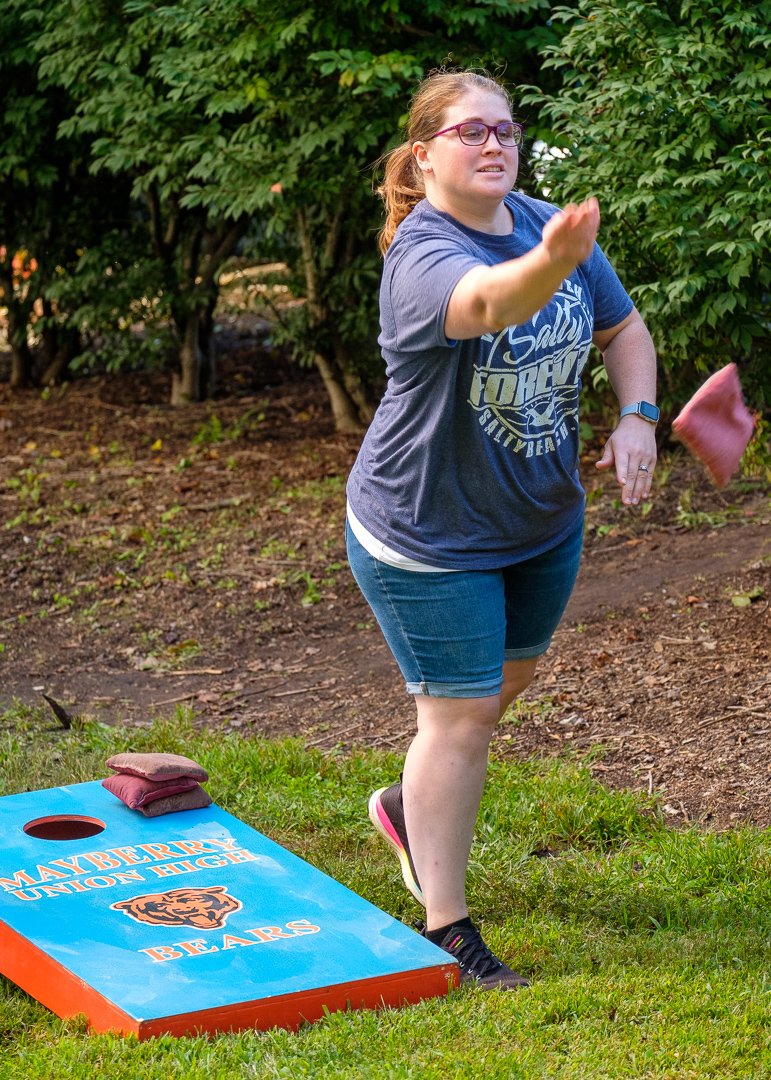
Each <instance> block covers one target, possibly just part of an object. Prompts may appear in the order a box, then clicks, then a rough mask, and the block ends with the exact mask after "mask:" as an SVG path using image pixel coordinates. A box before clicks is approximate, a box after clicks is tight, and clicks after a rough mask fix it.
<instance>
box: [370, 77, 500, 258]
mask: <svg viewBox="0 0 771 1080" xmlns="http://www.w3.org/2000/svg"><path fill="white" fill-rule="evenodd" d="M469 90H486V91H488V92H490V93H494V94H498V95H499V96H500V97H502V98H503V99H504V101H505V102H506V104H507V105H508V107H509V108H511V98H510V96H509V93H508V91H507V90H506V88H505V87H504V86H502V85H501V83H499V82H496V80H495V79H493V78H492V77H491V76H489V75H487V74H486V73H480V72H476V71H444V70H440V71H437V72H432V73H431V74H430V75H428V76H427V78H425V79H424V80H423V82H422V83H421V84H420V86H419V87H418V89H417V91H416V92H415V95H414V97H413V99H412V105H411V107H410V114H409V118H408V121H407V138H406V140H405V141H404V142H403V143H401V144H400V145H399V146H397V147H395V148H394V149H393V150H390V151H389V152H388V153H387V154H385V155H384V157H383V158H381V160H380V163H381V164H382V163H384V164H385V172H384V175H383V182H382V183H381V184H380V186H379V187H378V188H377V193H378V195H379V196H380V197H381V199H382V200H383V203H384V204H385V210H386V220H385V224H384V225H383V228H382V229H381V230H380V234H379V236H378V244H379V246H380V251H381V253H382V254H383V255H385V253H386V251H387V250H388V248H389V247H390V245H391V241H392V240H393V238H394V233H395V232H396V230H397V228H398V226H399V225H400V224H401V222H402V221H404V219H405V218H406V217H407V215H408V214H409V213H410V211H411V210H412V209H413V207H414V206H416V205H417V203H419V202H420V200H421V199H423V198H424V197H425V194H426V189H425V185H424V183H423V173H422V172H421V171H420V169H419V168H418V165H417V162H416V161H415V156H414V155H413V153H412V146H413V143H415V142H418V141H420V140H422V139H430V138H431V136H432V135H433V134H434V133H435V132H436V131H439V129H440V128H441V127H442V119H443V116H444V112H445V110H446V109H448V108H450V106H452V105H454V104H455V102H456V101H457V100H458V99H459V98H461V97H462V96H463V95H464V94H466V93H468V91H469Z"/></svg>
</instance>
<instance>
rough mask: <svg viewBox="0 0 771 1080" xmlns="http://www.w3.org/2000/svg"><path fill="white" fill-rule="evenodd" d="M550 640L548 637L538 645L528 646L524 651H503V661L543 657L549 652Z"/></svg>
mask: <svg viewBox="0 0 771 1080" xmlns="http://www.w3.org/2000/svg"><path fill="white" fill-rule="evenodd" d="M551 642H552V639H551V638H550V637H548V638H547V639H546V641H543V642H541V644H540V645H529V646H527V648H524V649H504V650H503V659H504V662H505V661H506V660H534V659H535V657H536V656H543V654H544V653H545V652H548V651H549V647H550V646H551Z"/></svg>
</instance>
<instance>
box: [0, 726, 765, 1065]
mask: <svg viewBox="0 0 771 1080" xmlns="http://www.w3.org/2000/svg"><path fill="white" fill-rule="evenodd" d="M127 749H133V750H149V749H153V750H168V751H173V752H178V753H186V754H188V755H190V756H192V757H194V758H195V759H196V760H198V761H200V762H201V763H202V764H204V765H205V766H206V767H207V769H208V770H209V772H210V775H211V780H210V783H209V785H208V787H209V790H210V792H211V794H212V795H213V796H214V798H215V800H216V802H217V803H218V804H219V805H220V806H222V807H223V808H224V809H226V810H228V811H230V812H231V813H233V814H235V815H237V816H238V817H239V818H241V819H242V820H244V821H246V822H247V823H248V824H250V825H252V826H254V827H255V828H257V829H258V830H260V831H261V832H264V833H265V834H266V835H268V836H270V837H272V838H273V839H274V840H277V841H278V842H279V843H282V844H284V845H285V846H287V847H288V848H290V849H291V850H292V851H294V852H296V853H297V854H299V855H301V856H302V857H303V858H305V859H307V860H308V861H309V862H311V863H312V864H313V865H315V866H317V867H319V868H320V869H321V870H323V871H325V872H326V873H329V874H332V875H333V876H335V877H336V878H338V879H339V880H340V881H342V882H343V883H344V884H345V885H347V886H348V887H349V888H351V889H353V890H354V891H356V892H358V893H360V894H361V895H363V896H364V897H366V898H367V899H368V900H370V901H371V902H372V903H374V904H376V905H378V906H379V907H381V908H383V909H384V910H386V911H389V912H390V913H392V914H393V915H395V916H396V917H397V918H402V919H403V920H404V921H405V922H407V923H410V922H412V920H413V919H415V918H416V917H418V916H419V914H420V911H419V909H418V908H417V906H416V905H415V903H414V901H413V900H412V898H411V897H410V896H409V894H408V893H407V892H406V890H405V889H404V888H403V887H402V885H401V881H400V878H399V877H398V872H397V871H396V863H395V860H393V859H392V858H391V857H390V855H389V853H388V851H387V850H386V847H385V845H384V844H383V843H382V841H381V840H380V839H379V838H378V837H377V836H376V835H375V834H374V833H373V830H372V829H371V828H370V826H369V822H368V819H367V816H366V811H365V805H366V798H367V796H368V794H369V792H370V791H371V790H372V788H373V786H374V785H376V784H380V783H382V782H383V781H384V780H388V779H390V778H391V777H393V776H394V775H395V774H396V772H397V770H398V768H399V761H398V759H397V758H395V757H393V756H390V755H386V754H382V753H375V752H367V753H361V754H352V755H349V756H324V755H323V754H321V753H317V752H309V751H307V750H305V749H304V748H303V747H302V745H301V744H300V743H299V742H296V741H287V742H281V743H278V742H267V741H257V740H248V739H244V738H243V737H241V736H232V735H220V734H213V733H207V732H199V731H197V730H196V729H195V728H194V726H193V725H192V723H191V722H190V720H189V718H186V717H185V716H184V715H183V714H182V713H180V715H179V716H178V717H177V719H176V720H174V721H173V722H164V723H156V724H154V725H153V726H152V727H150V728H148V729H142V730H137V729H121V728H108V727H105V726H102V725H99V724H96V723H87V724H85V725H83V726H81V727H78V728H74V729H72V730H70V731H63V730H62V731H56V730H53V729H52V727H51V719H50V714H43V713H39V712H36V711H34V710H32V711H30V710H28V709H24V708H22V707H18V708H16V709H12V710H10V711H8V712H7V713H5V714H4V715H0V795H7V794H11V793H13V792H15V791H20V790H25V789H36V788H42V787H50V786H56V785H59V784H70V783H77V782H80V781H83V780H93V779H99V778H101V777H103V776H104V775H106V772H107V770H106V768H105V766H104V761H105V759H106V758H107V757H108V756H109V755H110V754H111V753H114V752H116V751H118V750H127ZM535 852H537V853H538V854H534V853H535ZM770 870H771V838H770V837H769V834H768V833H767V832H765V831H760V830H754V829H749V828H742V829H737V830H735V831H731V832H725V833H714V834H710V833H704V832H700V831H698V830H697V829H690V830H687V831H673V830H671V829H669V828H667V827H666V825H665V823H664V821H663V818H662V816H661V815H660V814H659V812H658V808H657V806H656V803H655V800H653V799H649V798H646V797H638V796H633V795H631V794H629V793H623V792H610V791H608V790H606V789H605V788H603V787H602V786H601V785H599V784H597V783H595V782H594V780H593V779H592V778H591V776H590V775H589V773H588V771H587V770H586V769H585V768H583V767H580V766H579V765H577V764H575V763H574V762H571V761H570V760H568V759H563V760H560V761H557V762H552V761H549V762H548V763H546V762H538V761H530V762H524V763H512V762H510V761H506V762H502V761H493V763H492V765H491V769H490V780H489V783H488V787H487V792H486V795H485V800H484V803H483V807H482V812H481V815H480V822H479V829H478V841H477V844H476V846H475V848H474V852H473V857H472V865H471V872H470V882H469V885H470V901H471V908H472V913H473V914H474V915H475V916H476V917H477V918H478V919H479V920H480V921H481V922H482V924H483V926H484V932H485V936H486V937H487V939H488V940H489V942H490V944H491V945H492V946H493V948H495V949H496V950H497V951H499V952H500V953H502V954H503V955H504V956H505V957H506V958H508V959H510V960H511V961H512V962H513V963H514V964H515V966H516V967H517V968H518V969H519V970H520V971H522V972H523V973H526V974H528V975H529V976H530V977H531V978H532V981H533V985H532V987H531V989H529V990H527V991H522V992H519V993H515V994H504V993H488V994H482V993H475V992H473V991H468V990H462V991H456V992H453V993H452V994H451V995H450V997H449V998H448V999H444V1000H433V1001H426V1002H422V1003H421V1004H419V1005H416V1006H412V1007H410V1008H405V1009H399V1010H389V1011H385V1012H355V1013H337V1014H334V1015H331V1016H329V1017H327V1018H326V1019H324V1020H322V1021H320V1022H318V1023H316V1024H314V1025H311V1026H308V1027H305V1028H303V1029H302V1030H300V1031H299V1032H296V1033H291V1032H285V1031H272V1032H246V1033H241V1034H239V1035H223V1036H218V1037H216V1038H210V1039H205V1038H182V1039H171V1038H159V1039H155V1040H150V1041H148V1042H145V1043H139V1042H137V1041H136V1040H134V1039H125V1038H118V1037H114V1036H107V1035H89V1034H88V1032H87V1030H86V1027H85V1025H84V1023H83V1022H82V1021H81V1020H79V1019H74V1020H67V1021H62V1020H59V1019H57V1018H56V1017H55V1016H53V1015H52V1014H51V1013H49V1012H48V1011H47V1010H46V1009H44V1008H43V1007H42V1006H41V1005H39V1004H38V1003H37V1002H35V1001H34V1000H32V999H31V998H29V997H28V996H27V995H26V994H24V993H23V992H22V991H21V990H19V989H18V988H17V987H15V986H14V985H13V984H12V983H10V982H9V981H8V980H5V979H0V1080H6V1078H8V1080H11V1078H13V1080H18V1078H25V1080H26V1078H30V1080H32V1078H34V1080H43V1078H48V1077H51V1078H57V1080H58V1078H61V1077H88V1078H91V1077H94V1076H109V1077H110V1078H111V1080H124V1078H126V1080H129V1078H131V1080H134V1078H138V1077H150V1078H155V1077H157V1078H159V1080H160V1078H163V1080H172V1078H176V1077H180V1078H181V1077H184V1078H186V1080H189V1078H191V1077H195V1078H196V1080H197V1078H199V1077H205V1078H207V1080H209V1078H211V1080H220V1078H222V1080H226V1078H227V1080H234V1078H241V1077H259V1078H262V1077H287V1078H289V1077H291V1078H294V1077H306V1076H308V1077H310V1076H313V1077H351V1078H353V1077H362V1078H369V1077H373V1078H374V1077H377V1078H380V1077H419V1078H421V1080H423V1078H437V1080H439V1078H442V1080H444V1078H445V1077H449V1076H452V1077H501V1078H519V1077H522V1078H528V1080H529V1078H540V1077H549V1078H555V1080H599V1078H603V1080H605V1078H615V1077H630V1078H635V1080H642V1078H646V1077H661V1078H671V1080H690V1078H697V1080H701V1078H706V1077H714V1078H720V1080H728V1078H733V1077H736V1078H742V1080H745V1078H761V1077H771V955H770V954H771V874H769V871H770Z"/></svg>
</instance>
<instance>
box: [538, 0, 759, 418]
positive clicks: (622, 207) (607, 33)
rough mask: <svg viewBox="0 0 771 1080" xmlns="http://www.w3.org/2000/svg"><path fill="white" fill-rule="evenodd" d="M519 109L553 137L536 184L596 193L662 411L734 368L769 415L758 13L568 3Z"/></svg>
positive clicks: (706, 2)
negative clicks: (644, 331) (652, 356)
mask: <svg viewBox="0 0 771 1080" xmlns="http://www.w3.org/2000/svg"><path fill="white" fill-rule="evenodd" d="M555 18H557V19H559V20H561V21H562V22H563V23H564V24H565V25H566V26H567V33H565V35H564V36H563V37H561V38H560V40H559V42H558V43H557V44H555V45H552V46H550V47H549V48H547V49H546V56H547V59H546V61H545V65H544V66H545V67H546V68H549V69H551V70H552V71H555V72H556V73H557V75H558V76H559V78H560V80H561V85H560V87H559V89H557V90H556V91H554V92H552V93H550V94H549V93H544V92H543V91H540V90H534V89H533V88H531V90H530V93H529V95H528V100H529V102H530V103H531V104H534V105H537V106H539V107H540V110H541V112H542V114H543V115H544V116H545V117H547V118H549V119H550V120H551V122H552V125H553V129H554V131H553V134H554V135H555V137H554V138H553V139H552V145H553V146H554V145H555V144H556V146H558V147H559V148H561V150H562V154H559V153H557V154H555V153H553V152H550V153H549V154H548V155H546V156H545V157H544V160H543V161H542V162H541V165H542V170H541V182H542V184H543V185H544V189H545V190H548V191H549V192H550V194H551V196H552V197H553V198H554V199H555V201H557V202H560V203H564V202H565V201H568V200H570V199H581V198H584V197H585V196H587V195H589V194H597V195H598V197H599V199H600V202H601V207H602V210H603V215H604V220H603V226H602V242H603V245H604V246H605V247H606V249H607V250H608V252H609V254H610V255H611V257H612V259H613V261H614V263H615V265H616V267H617V268H618V269H619V272H620V274H621V276H622V278H623V280H624V281H625V283H626V284H627V285H628V286H631V292H632V295H633V296H634V298H635V300H636V303H637V305H638V307H639V308H640V310H641V313H642V315H643V317H644V318H645V320H646V322H647V323H648V325H649V326H650V328H651V330H652V332H653V335H654V338H655V340H656V344H657V347H658V350H659V355H660V360H661V367H662V374H663V381H664V400H665V403H666V402H667V400H668V402H669V403H670V404H674V403H675V402H677V401H681V402H682V400H683V399H684V397H687V396H688V394H689V392H690V391H691V390H692V389H693V387H694V386H695V384H696V383H697V382H698V381H700V380H701V379H702V378H703V375H704V373H705V372H707V371H714V370H716V369H717V368H718V367H720V366H722V365H723V364H724V363H726V362H728V361H730V360H735V361H737V362H738V363H739V365H740V367H741V369H742V378H743V382H744V385H745V391H746V392H747V394H748V395H749V396H750V397H751V399H752V400H753V401H755V402H756V403H757V404H758V405H760V404H762V403H763V402H764V401H765V402H768V401H769V400H771V385H770V384H769V363H768V359H769V344H770V339H771V320H770V316H771V312H770V311H769V285H770V284H771V260H770V259H769V254H770V251H769V249H770V247H771V217H769V204H770V202H771V110H769V84H770V83H771V74H770V72H769V67H768V50H769V45H770V44H771V3H769V0H760V2H754V3H753V2H749V3H748V2H747V0H724V2H723V3H721V4H720V5H716V4H714V3H713V2H712V0H674V2H672V3H670V4H666V5H662V4H660V3H658V0H591V2H590V0H581V2H580V3H579V5H578V8H577V9H566V8H560V9H558V10H557V11H556V12H555Z"/></svg>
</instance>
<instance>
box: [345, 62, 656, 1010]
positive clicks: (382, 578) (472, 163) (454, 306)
mask: <svg viewBox="0 0 771 1080" xmlns="http://www.w3.org/2000/svg"><path fill="white" fill-rule="evenodd" d="M522 140H523V131H522V127H521V125H519V124H517V123H515V122H514V121H513V120H512V113H511V102H510V100H509V97H508V95H507V93H506V91H505V90H504V89H503V88H502V87H501V86H500V85H499V84H498V83H497V82H495V81H494V80H492V79H490V78H488V77H487V76H484V75H479V74H477V73H473V72H457V73H452V72H439V73H436V74H432V75H430V76H429V77H428V78H427V79H426V80H425V81H424V82H423V84H422V85H421V86H420V87H419V89H418V91H417V93H416V95H415V97H414V99H413V103H412V108H411V113H410V119H409V125H408V138H407V140H406V142H404V143H403V144H402V145H401V146H399V147H397V148H396V149H395V150H394V151H393V152H392V153H391V154H390V155H389V156H388V158H387V163H386V170H385V176H384V182H383V185H382V187H381V189H380V194H381V196H382V197H383V200H384V203H385V207H386V223H385V226H384V229H383V231H382V234H381V250H382V251H383V252H384V254H385V260H384V267H383V279H382V285H381V293H380V313H381V333H380V337H379V343H380V346H381V348H382V352H383V357H384V359H385V362H386V372H387V376H388V385H387V389H386V392H385V395H384V397H383V400H382V402H381V404H380V406H379V408H378V411H377V413H376V416H375V418H374V420H373V422H372V424H371V426H370V428H369V430H368V432H367V434H366V436H365V438H364V441H363V443H362V446H361V449H360V452H359V455H358V458H357V460H356V463H355V465H354V467H353V470H352V472H351V475H350V478H349V482H348V521H347V530H346V535H347V542H348V554H349V561H350V565H351V569H352V571H353V574H354V576H355V578H356V580H357V582H358V584H359V586H360V588H361V589H362V592H363V593H364V596H365V597H366V599H367V601H368V603H369V604H370V606H371V607H372V609H373V611H374V614H375V616H376V617H377V619H378V622H379V624H380V627H381V629H382V631H383V633H384V636H385V638H386V640H387V642H388V645H389V647H390V648H391V650H392V652H393V654H394V657H395V659H396V661H397V663H398V664H399V667H400V669H401V671H402V674H403V675H404V678H405V680H406V686H407V690H408V692H409V693H411V694H413V695H414V696H415V702H416V706H417V733H416V736H415V738H414V741H413V742H412V744H411V746H410V748H409V750H408V752H407V755H406V759H405V763H404V771H403V774H402V779H401V781H400V782H399V783H395V784H392V785H391V786H390V787H386V788H381V789H380V790H379V791H376V792H375V793H374V794H373V796H372V798H371V799H370V807H369V810H370V817H371V819H372V821H373V824H374V825H375V827H376V828H377V829H378V831H379V832H380V833H381V834H382V835H383V836H384V837H385V839H386V840H388V842H389V843H390V844H391V845H392V846H393V847H394V849H395V850H396V852H397V854H398V855H399V859H400V862H401V866H402V874H403V877H404V880H405V883H406V885H407V887H408V888H409V889H410V891H411V892H412V894H413V895H414V896H415V897H416V898H417V899H418V900H419V901H421V903H423V904H424V905H425V908H426V925H425V929H424V931H423V932H424V934H425V935H426V937H428V938H429V939H430V940H432V941H434V942H435V943H436V944H438V945H439V946H440V947H441V948H443V949H445V951H447V952H449V953H450V954H451V955H454V956H455V957H456V958H457V959H458V961H459V964H460V977H461V982H464V983H466V982H468V983H473V984H474V985H476V986H478V987H481V988H485V989H487V988H496V987H501V988H507V989H514V988H516V987H519V986H523V985H527V982H526V980H525V979H523V978H522V977H521V976H519V975H517V974H516V973H515V972H514V971H512V969H511V968H510V967H509V966H508V965H506V964H504V963H503V962H502V961H501V960H499V959H498V958H497V957H496V956H494V955H493V953H492V952H491V951H490V950H489V949H488V947H487V946H486V945H485V943H484V941H483V940H482V938H481V936H480V933H479V931H478V929H477V928H476V926H475V925H474V924H473V922H472V921H471V919H470V918H469V915H468V910H467V907H466V894H465V882H466V871H467V865H468V858H469V852H470V848H471V843H472V839H473V833H474V825H475V821H476V816H477V811H478V808H479V803H480V799H481V796H482V790H483V787H484V782H485V776H486V771H487V758H488V748H489V743H490V739H491V737H492V734H493V732H494V730H495V727H496V724H497V723H498V720H499V718H500V717H501V715H502V714H503V712H504V711H505V710H506V708H507V706H508V705H509V704H510V703H511V702H512V701H513V700H514V699H515V698H516V697H517V695H518V694H520V693H521V692H522V691H523V690H524V689H525V687H526V686H527V685H528V683H529V682H530V681H531V679H532V678H533V674H534V672H535V668H536V663H537V660H538V657H539V656H541V655H542V654H543V653H544V652H545V651H546V650H547V648H548V646H549V643H550V640H551V636H552V633H553V631H554V629H555V628H556V626H557V624H558V622H559V620H560V618H561V616H562V613H563V611H564V609H565V606H566V604H567V601H568V598H569V596H570V592H571V589H572V587H573V584H574V582H575V578H576V574H577V572H578V565H579V559H580V553H581V538H582V530H583V510H584V495H583V491H582V488H581V484H580V482H579V477H578V390H579V384H580V375H581V371H582V369H583V366H584V364H585V362H586V359H587V356H588V352H589V348H590V345H591V343H592V342H594V344H595V345H596V346H597V347H598V348H599V349H600V351H601V352H602V354H603V358H604V362H605V365H606V368H607V370H608V374H609V377H610V381H611V384H612V386H613V388H614V391H615V393H616V395H617V396H618V399H619V403H620V405H621V406H622V408H621V418H620V419H619V423H618V426H617V427H616V428H615V430H614V431H613V433H612V434H611V435H610V437H609V438H608V441H607V443H606V445H605V448H604V452H603V454H602V457H601V459H600V460H599V461H598V462H597V465H598V467H599V468H611V467H614V468H615V472H616V476H617V479H618V483H619V484H620V485H621V487H622V498H623V501H624V502H625V503H627V504H630V505H635V504H637V503H639V502H640V500H641V499H645V498H647V497H648V496H649V494H650V490H651V475H652V472H653V468H654V464H655V460H656V442H655V420H656V419H657V415H658V410H657V409H656V407H655V405H653V404H652V403H653V402H654V401H655V390H656V358H655V351H654V347H653V344H652V341H651V338H650V335H649V334H648V331H647V330H646V328H645V326H644V324H643V322H642V319H641V318H640V316H639V314H638V313H637V311H636V310H635V308H634V306H633V304H632V301H631V300H630V298H629V296H628V295H627V293H626V292H625V291H624V289H623V287H622V285H621V283H620V282H619V280H618V278H617V277H616V275H615V273H614V271H613V270H612V268H611V267H610V265H609V263H608V261H607V259H606V258H605V256H604V255H603V253H602V251H601V250H600V249H599V247H597V245H596V244H595V237H596V234H597V230H598V227H599V207H598V205H597V202H596V200H595V199H589V200H587V201H586V202H584V203H582V204H581V205H580V206H574V205H571V206H568V207H566V208H565V209H564V210H563V211H559V210H558V209H557V208H556V207H553V206H550V205H548V204H546V203H543V202H540V201H537V200H534V199H531V198H528V197H527V196H524V195H522V194H519V193H517V192H514V191H512V189H513V187H514V184H515V182H516V179H517V169H518V165H519V153H520V148H521V146H522Z"/></svg>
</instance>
